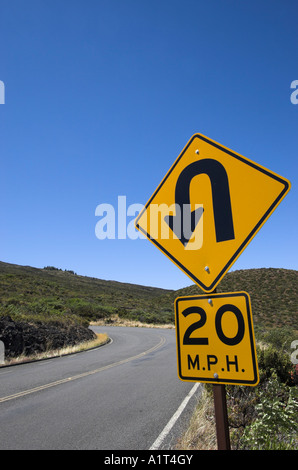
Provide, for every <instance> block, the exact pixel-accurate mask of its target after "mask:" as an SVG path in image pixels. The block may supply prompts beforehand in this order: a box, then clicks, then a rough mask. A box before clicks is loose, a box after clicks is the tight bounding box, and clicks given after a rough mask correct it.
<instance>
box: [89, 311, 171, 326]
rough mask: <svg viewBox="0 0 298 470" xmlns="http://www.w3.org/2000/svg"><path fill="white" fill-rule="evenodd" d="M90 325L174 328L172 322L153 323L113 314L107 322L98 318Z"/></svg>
mask: <svg viewBox="0 0 298 470" xmlns="http://www.w3.org/2000/svg"><path fill="white" fill-rule="evenodd" d="M90 326H133V327H137V328H167V329H170V328H175V325H173V324H172V323H165V324H154V323H142V322H140V321H136V320H128V319H123V318H120V317H119V315H117V314H114V315H111V316H110V317H109V320H108V322H107V321H106V320H104V319H103V320H98V321H93V322H90Z"/></svg>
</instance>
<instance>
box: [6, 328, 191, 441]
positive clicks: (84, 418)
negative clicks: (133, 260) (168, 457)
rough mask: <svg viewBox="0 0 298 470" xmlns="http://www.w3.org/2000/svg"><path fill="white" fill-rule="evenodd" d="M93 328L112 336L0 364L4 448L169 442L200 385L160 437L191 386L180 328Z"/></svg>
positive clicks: (184, 418)
mask: <svg viewBox="0 0 298 470" xmlns="http://www.w3.org/2000/svg"><path fill="white" fill-rule="evenodd" d="M94 330H95V331H96V332H106V333H108V335H109V336H110V338H111V339H112V342H111V343H110V344H108V345H106V346H103V347H100V348H98V349H95V350H91V351H86V352H83V353H79V354H73V355H70V356H65V357H61V358H55V359H50V360H46V361H40V362H34V363H30V364H23V365H18V366H12V367H7V368H3V369H0V423H1V439H0V449H3V450H4V449H15V450H16V449H26V450H31V449H49V450H53V449H61V450H62V449H65V450H71V449H78V450H88V449H103V450H104V449H106V450H146V449H150V448H152V445H153V443H155V446H156V445H157V446H159V448H164V449H166V448H168V449H169V448H171V445H172V443H173V442H174V439H175V435H176V434H177V432H179V431H180V430H181V426H182V425H184V424H185V423H186V418H187V417H188V416H189V413H190V411H191V408H192V407H193V405H194V404H195V402H196V397H197V396H198V394H199V392H200V388H199V387H198V390H197V391H196V393H195V394H194V396H193V397H192V398H191V399H190V400H189V401H188V404H187V406H186V408H185V410H184V411H183V413H182V414H181V416H180V418H179V419H178V421H177V423H176V424H175V426H173V428H172V433H170V434H166V435H165V434H162V436H160V435H161V433H162V431H163V430H164V428H165V427H166V426H167V424H168V423H169V421H170V420H171V418H172V417H173V415H174V414H175V412H176V410H177V409H178V408H179V406H180V405H181V403H182V402H183V401H184V400H185V397H186V396H187V395H188V394H189V392H190V391H193V388H194V384H193V383H191V382H189V383H188V382H182V381H180V380H179V379H178V376H177V367H176V344H175V330H166V329H158V328H126V327H94ZM175 433H176V434H175ZM161 437H162V438H161ZM158 438H159V439H158ZM156 440H157V441H156Z"/></svg>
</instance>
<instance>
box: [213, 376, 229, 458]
mask: <svg viewBox="0 0 298 470" xmlns="http://www.w3.org/2000/svg"><path fill="white" fill-rule="evenodd" d="M213 398H214V410H215V423H216V435H217V448H218V450H231V445H230V433H229V422H228V412H227V401H226V388H225V385H222V384H213Z"/></svg>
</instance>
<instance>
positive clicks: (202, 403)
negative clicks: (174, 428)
mask: <svg viewBox="0 0 298 470" xmlns="http://www.w3.org/2000/svg"><path fill="white" fill-rule="evenodd" d="M175 449H177V450H216V449H217V439H216V429H215V420H214V403H213V398H212V395H210V393H209V394H208V393H207V391H206V389H205V388H203V392H202V395H201V396H200V398H199V401H198V404H197V406H196V409H195V411H194V413H193V415H192V417H191V420H190V423H189V427H188V429H187V431H186V432H185V433H184V435H183V436H182V437H181V438H180V439H179V441H178V443H177V445H176V447H175Z"/></svg>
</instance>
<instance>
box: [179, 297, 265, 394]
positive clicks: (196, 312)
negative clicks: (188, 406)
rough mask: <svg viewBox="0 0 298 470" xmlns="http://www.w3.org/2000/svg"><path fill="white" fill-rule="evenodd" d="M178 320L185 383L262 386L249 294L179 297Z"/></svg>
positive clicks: (182, 378) (181, 370)
mask: <svg viewBox="0 0 298 470" xmlns="http://www.w3.org/2000/svg"><path fill="white" fill-rule="evenodd" d="M175 321H176V336H177V360H178V376H179V378H180V379H181V380H185V381H197V382H209V383H217V384H238V385H253V386H254V385H257V384H258V382H259V373H258V363H257V356H256V349H255V340H254V332H253V321H252V314H251V303H250V297H249V295H248V294H247V293H246V292H232V293H224V294H205V295H197V296H191V297H178V298H177V299H176V300H175Z"/></svg>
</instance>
